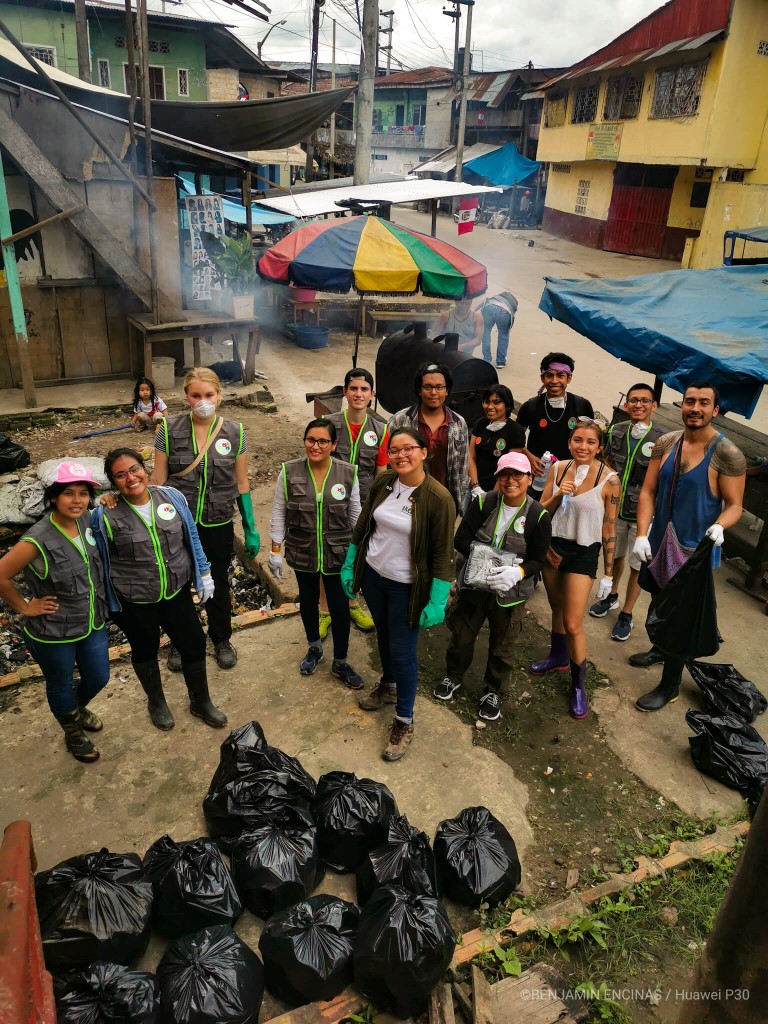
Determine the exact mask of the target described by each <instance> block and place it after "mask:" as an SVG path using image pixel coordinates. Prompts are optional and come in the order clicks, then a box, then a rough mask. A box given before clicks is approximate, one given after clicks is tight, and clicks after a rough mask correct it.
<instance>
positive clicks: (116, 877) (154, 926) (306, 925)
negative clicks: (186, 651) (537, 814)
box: [35, 722, 521, 1024]
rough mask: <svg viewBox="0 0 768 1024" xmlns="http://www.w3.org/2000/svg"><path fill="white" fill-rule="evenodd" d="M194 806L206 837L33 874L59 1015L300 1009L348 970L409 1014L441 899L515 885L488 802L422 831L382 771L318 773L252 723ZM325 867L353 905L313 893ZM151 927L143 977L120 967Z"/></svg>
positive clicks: (421, 1006) (434, 974) (436, 933)
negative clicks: (243, 933)
mask: <svg viewBox="0 0 768 1024" xmlns="http://www.w3.org/2000/svg"><path fill="white" fill-rule="evenodd" d="M203 812H204V815H205V819H206V823H207V825H208V829H209V832H210V834H211V837H212V838H199V839H193V840H190V841H187V842H176V841H174V840H173V839H171V837H170V836H167V835H164V836H161V837H160V838H159V839H158V840H157V841H156V842H154V843H153V844H152V845H151V846H150V848H149V849H148V850H147V852H146V854H145V855H144V858H143V859H142V858H140V857H139V856H138V855H137V854H134V853H111V852H110V851H109V850H101V851H99V852H97V853H88V854H84V855H82V856H79V857H72V858H70V859H69V860H66V861H63V862H62V863H61V864H58V865H57V866H56V867H54V868H52V869H50V870H49V871H42V872H40V873H39V874H38V875H37V876H36V878H35V893H36V898H37V908H38V916H39V918H40V929H41V934H42V940H43V950H44V953H45V961H46V965H47V967H48V969H49V970H50V971H51V972H52V973H53V975H54V990H55V994H56V1003H57V1012H58V1024H123V1022H125V1024H161V1022H163V1024H257V1022H258V1017H259V1009H260V1006H261V1002H262V997H263V994H264V988H265V987H266V988H267V990H268V991H269V992H270V993H271V994H272V995H273V996H275V997H277V998H278V999H280V1000H282V1001H283V1002H285V1003H286V1004H288V1005H289V1006H290V1007H297V1006H301V1005H304V1004H306V1003H310V1002H314V1001H316V1000H329V999H333V998H334V997H335V996H337V995H338V994H339V993H340V992H341V991H342V990H343V989H344V988H346V987H347V986H348V985H350V984H353V985H354V986H355V987H356V989H357V990H358V991H359V992H360V993H361V995H363V996H364V997H365V998H367V999H369V1000H370V1001H371V1002H372V1003H373V1004H374V1005H375V1006H376V1007H377V1009H378V1010H380V1011H389V1012H392V1013H394V1014H396V1015H397V1016H399V1017H410V1016H418V1015H419V1014H420V1013H423V1012H424V1010H425V1009H426V1007H427V1004H428V1001H429V995H430V992H431V991H432V989H433V988H434V986H435V985H436V984H437V983H438V982H439V980H440V979H441V977H442V976H443V974H444V973H445V971H446V969H447V967H448V965H449V963H450V961H451V958H452V956H453V952H454V948H455V943H456V936H455V933H454V931H453V928H452V927H451V924H450V922H449V920H448V917H447V914H446V912H445V909H444V907H443V905H442V902H441V896H442V895H443V894H444V895H445V896H447V897H448V898H450V899H452V900H455V901H456V902H458V903H461V904H463V905H465V906H470V907H478V906H480V904H481V903H486V904H488V905H489V906H494V905H496V904H497V903H499V902H500V901H502V900H503V899H505V898H506V897H507V896H509V895H510V893H512V891H513V890H514V889H515V888H516V887H517V886H518V884H519V882H520V877H521V871H520V862H519V860H518V857H517V851H516V849H515V844H514V841H513V840H512V837H511V836H510V835H509V833H508V832H507V830H506V829H505V828H504V826H503V825H502V824H501V822H499V821H498V820H497V819H496V818H494V816H493V815H492V814H491V813H490V811H488V810H487V809H486V808H484V807H469V808H466V809H465V810H463V811H462V812H461V813H460V814H459V815H458V816H457V817H456V818H452V819H449V820H447V821H443V822H441V824H440V826H439V827H438V829H437V833H436V835H435V841H434V845H431V844H430V842H429V839H428V837H427V836H426V835H425V834H424V833H423V832H420V831H419V830H418V829H417V828H414V827H413V826H412V825H411V824H410V823H409V821H408V819H407V818H406V817H405V816H404V815H400V814H399V813H398V809H397V804H396V803H395V798H394V797H393V795H392V793H391V792H390V791H389V789H388V788H387V787H386V786H385V785H384V784H383V783H380V782H374V781H373V780H371V779H358V778H357V777H356V776H355V775H353V774H351V773H349V772H341V771H335V772H329V773H328V774H326V775H323V776H322V777H321V778H320V780H319V781H318V782H317V783H315V781H314V780H313V779H312V778H311V776H309V775H308V774H307V772H306V771H305V770H304V768H303V767H302V766H301V764H300V763H299V761H297V760H296V759H295V758H293V757H290V756H288V755H287V754H285V753H283V752H282V751H281V750H278V749H277V748H276V747H272V746H270V745H269V744H268V743H267V740H266V738H265V736H264V733H263V731H262V729H261V727H260V725H259V724H258V722H251V723H249V724H248V725H245V726H243V727H241V728H240V729H237V730H235V731H234V732H232V733H231V734H230V735H229V737H228V738H227V739H226V740H225V742H224V743H223V744H222V747H221V760H220V763H219V767H218V768H217V770H216V773H215V775H214V777H213V779H212V781H211V784H210V787H209V790H208V794H207V796H206V797H205V799H204V801H203ZM222 851H224V852H226V853H227V854H228V855H229V858H230V865H229V866H228V865H227V863H226V861H225V859H224V856H223V854H222ZM326 869H330V870H332V871H335V872H340V873H344V872H354V874H355V876H356V883H357V903H356V904H354V903H349V902H347V901H346V900H342V899H338V898H336V897H334V896H329V895H325V894H318V895H312V893H313V890H314V889H315V888H316V887H317V886H318V884H319V883H320V882H321V881H322V879H323V877H324V874H325V871H326ZM243 908H247V909H248V910H250V911H251V912H252V913H254V914H256V915H257V916H258V917H260V918H262V919H263V920H264V921H265V926H264V929H263V931H262V933H261V939H260V941H259V953H260V954H261V959H260V958H259V956H257V955H256V953H255V952H254V951H253V950H251V949H250V948H249V947H248V946H247V945H246V944H245V943H244V942H243V941H242V940H241V939H240V938H239V937H238V936H237V934H236V933H235V931H234V925H235V923H236V921H237V919H238V918H239V917H240V915H241V913H242V911H243ZM152 931H155V932H157V933H159V934H160V935H162V936H163V937H165V938H166V939H167V940H168V944H167V947H166V950H165V953H164V954H163V957H162V959H161V960H160V963H159V965H158V968H157V973H156V975H153V974H150V973H148V972H146V971H140V970H134V969H132V967H133V965H135V963H136V961H137V960H138V959H139V958H140V957H141V956H142V954H143V953H144V951H145V949H146V947H147V944H148V942H149V938H150V933H151V932H152Z"/></svg>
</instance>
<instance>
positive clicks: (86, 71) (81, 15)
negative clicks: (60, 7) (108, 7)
mask: <svg viewBox="0 0 768 1024" xmlns="http://www.w3.org/2000/svg"><path fill="white" fill-rule="evenodd" d="M75 38H76V40H77V75H78V78H79V79H80V81H81V82H90V80H91V50H90V47H89V45H88V17H87V15H86V13H85V0H75Z"/></svg>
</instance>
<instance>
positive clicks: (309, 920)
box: [259, 893, 360, 1008]
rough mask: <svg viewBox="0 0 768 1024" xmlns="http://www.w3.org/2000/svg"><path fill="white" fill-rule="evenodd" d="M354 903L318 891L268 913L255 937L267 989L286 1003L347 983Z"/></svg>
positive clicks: (356, 915)
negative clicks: (265, 921) (286, 907)
mask: <svg viewBox="0 0 768 1024" xmlns="http://www.w3.org/2000/svg"><path fill="white" fill-rule="evenodd" d="M359 921H360V910H359V909H358V908H357V907H356V906H355V904H354V903H347V901H346V900H340V899H337V898H336V897H335V896H327V895H326V894H325V893H322V894H320V895H318V896H310V897H309V899H307V900H302V901H301V902H300V903H296V904H295V906H293V907H288V909H287V910H282V911H280V913H279V914H275V915H274V917H272V918H270V920H269V921H268V922H267V924H266V926H265V927H264V931H263V932H262V933H261V938H260V939H259V952H260V953H261V956H262V959H263V961H264V976H265V978H266V984H267V989H268V990H269V991H270V992H271V993H272V995H273V996H276V997H277V998H278V999H282V1001H283V1002H284V1003H287V1004H288V1005H289V1006H290V1007H292V1008H293V1007H296V1006H304V1005H305V1004H306V1003H314V1002H315V1001H316V1000H318V999H324V1000H328V999H333V998H334V997H335V996H337V995H338V994H339V993H340V992H342V991H343V990H344V989H345V988H346V987H347V985H350V984H351V983H352V943H353V941H354V937H355V933H356V931H357V926H358V923H359Z"/></svg>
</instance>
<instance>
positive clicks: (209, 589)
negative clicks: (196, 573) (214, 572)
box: [198, 572, 214, 604]
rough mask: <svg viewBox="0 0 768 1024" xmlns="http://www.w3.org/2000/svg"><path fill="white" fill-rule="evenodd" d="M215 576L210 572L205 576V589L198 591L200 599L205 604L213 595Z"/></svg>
mask: <svg viewBox="0 0 768 1024" xmlns="http://www.w3.org/2000/svg"><path fill="white" fill-rule="evenodd" d="M213 590H214V586H213V578H212V576H211V574H210V573H209V572H207V573H206V574H205V576H203V589H202V590H201V591H199V592H198V597H199V598H200V601H201V602H202V603H203V604H205V602H206V601H210V600H211V598H212V597H213Z"/></svg>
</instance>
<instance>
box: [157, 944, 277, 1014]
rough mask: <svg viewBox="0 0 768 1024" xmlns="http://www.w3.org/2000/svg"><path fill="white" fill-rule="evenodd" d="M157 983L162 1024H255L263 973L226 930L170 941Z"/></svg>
mask: <svg viewBox="0 0 768 1024" xmlns="http://www.w3.org/2000/svg"><path fill="white" fill-rule="evenodd" d="M157 980H158V982H159V985H160V1002H161V1004H162V1007H163V1020H164V1021H165V1024H258V1020H259V1009H260V1008H261V1000H262V997H263V995H264V968H263V967H262V966H261V960H259V958H258V957H257V956H256V954H255V953H254V952H253V950H252V949H250V947H248V946H246V944H245V943H244V942H243V941H242V940H241V939H239V938H238V937H237V935H235V933H234V931H233V930H232V928H231V927H230V926H229V925H226V924H217V925H214V926H213V927H212V928H203V929H202V930H201V931H199V932H195V933H194V934H193V935H184V936H182V938H180V939H176V940H174V941H173V942H172V943H171V944H170V945H169V946H168V948H167V949H166V951H165V953H164V954H163V959H162V960H161V961H160V963H159V964H158V967H157Z"/></svg>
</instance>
